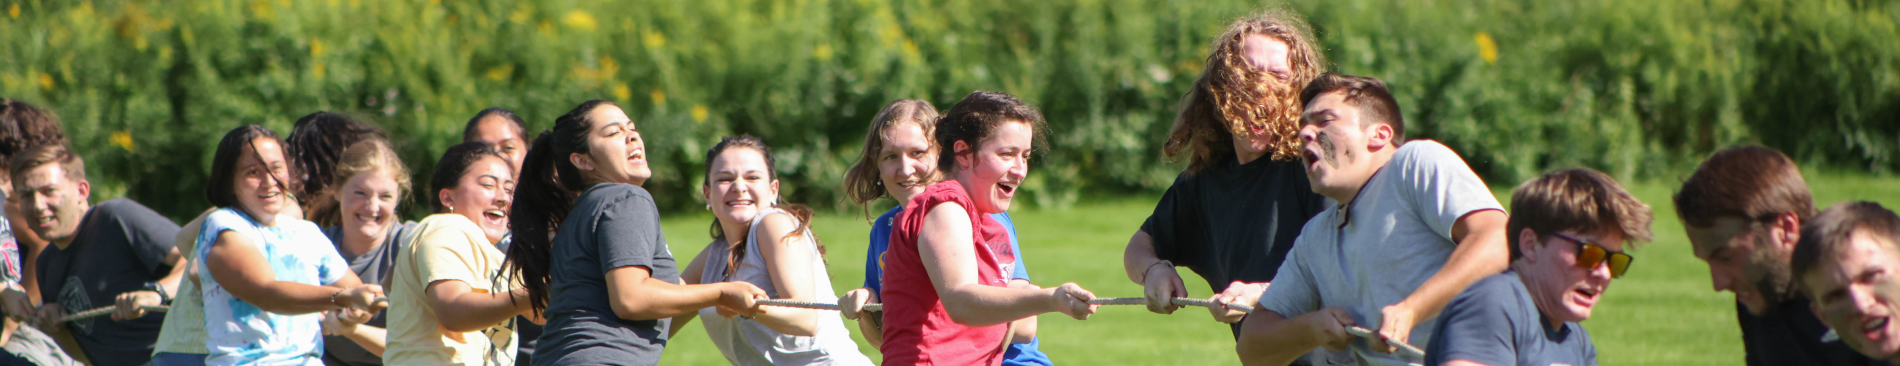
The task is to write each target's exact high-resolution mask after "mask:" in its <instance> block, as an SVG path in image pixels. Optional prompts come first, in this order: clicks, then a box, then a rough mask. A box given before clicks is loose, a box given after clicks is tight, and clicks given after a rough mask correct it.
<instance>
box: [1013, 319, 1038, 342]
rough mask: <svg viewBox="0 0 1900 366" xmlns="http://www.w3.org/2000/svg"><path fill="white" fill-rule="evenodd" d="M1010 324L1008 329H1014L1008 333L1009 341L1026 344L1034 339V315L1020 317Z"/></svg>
mask: <svg viewBox="0 0 1900 366" xmlns="http://www.w3.org/2000/svg"><path fill="white" fill-rule="evenodd" d="M1010 324H1011V326H1010V329H1013V330H1014V331H1015V333H1014V334H1011V335H1010V342H1011V343H1015V344H1026V343H1029V342H1031V341H1035V340H1036V317H1033V316H1032V317H1027V318H1022V319H1021V320H1017V321H1014V322H1010Z"/></svg>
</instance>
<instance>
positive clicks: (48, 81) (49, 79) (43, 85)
mask: <svg viewBox="0 0 1900 366" xmlns="http://www.w3.org/2000/svg"><path fill="white" fill-rule="evenodd" d="M52 88H53V74H48V73H43V72H42V73H40V89H52Z"/></svg>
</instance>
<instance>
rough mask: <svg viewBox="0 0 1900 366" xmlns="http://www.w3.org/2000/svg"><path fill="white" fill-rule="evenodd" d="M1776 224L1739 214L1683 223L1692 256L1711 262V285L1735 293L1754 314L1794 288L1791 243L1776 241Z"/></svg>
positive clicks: (1787, 294) (1782, 297)
mask: <svg viewBox="0 0 1900 366" xmlns="http://www.w3.org/2000/svg"><path fill="white" fill-rule="evenodd" d="M1794 226H1795V227H1798V226H1799V225H1794ZM1780 230H1781V229H1778V228H1775V227H1774V226H1771V225H1764V224H1758V223H1755V222H1751V221H1749V220H1746V219H1743V218H1740V217H1719V218H1716V219H1715V220H1714V221H1713V224H1712V225H1709V227H1696V226H1694V225H1685V227H1684V228H1683V231H1684V232H1685V233H1687V234H1688V236H1689V243H1690V244H1691V245H1692V246H1694V247H1695V256H1696V258H1697V259H1701V260H1702V261H1703V262H1704V263H1707V264H1708V265H1709V279H1710V280H1711V281H1712V282H1713V284H1714V288H1715V290H1716V291H1728V292H1731V293H1734V294H1735V300H1736V301H1740V302H1741V303H1742V305H1743V306H1745V307H1747V308H1748V312H1749V313H1753V314H1756V315H1761V314H1765V313H1767V312H1769V311H1771V310H1775V307H1776V306H1777V304H1779V303H1780V302H1781V301H1782V300H1783V299H1786V298H1787V297H1788V296H1789V292H1790V291H1792V290H1791V288H1792V284H1793V278H1792V277H1793V275H1792V274H1790V272H1791V269H1790V268H1789V264H1788V258H1789V255H1790V253H1792V247H1793V246H1792V245H1791V244H1790V245H1780V243H1778V238H1779V237H1782V236H1783V235H1781V234H1782V232H1781V231H1780Z"/></svg>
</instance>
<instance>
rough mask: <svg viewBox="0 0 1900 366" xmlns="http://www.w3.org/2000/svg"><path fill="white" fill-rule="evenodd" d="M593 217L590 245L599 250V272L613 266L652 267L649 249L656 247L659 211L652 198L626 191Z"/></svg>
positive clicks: (652, 256) (610, 269)
mask: <svg viewBox="0 0 1900 366" xmlns="http://www.w3.org/2000/svg"><path fill="white" fill-rule="evenodd" d="M596 217H597V218H596V219H595V221H594V245H595V246H596V248H597V251H598V253H600V272H601V273H607V272H608V271H612V270H613V269H615V268H620V267H627V266H646V267H647V268H652V266H653V259H654V255H653V252H654V250H656V249H657V248H659V247H660V245H661V243H660V235H661V234H660V217H659V211H658V209H657V208H655V207H654V206H653V199H652V198H648V197H646V196H641V195H637V194H630V195H629V197H625V198H622V199H621V200H619V201H618V202H614V203H611V204H608V205H606V206H605V207H603V208H602V209H601V211H600V213H599V214H598V216H596Z"/></svg>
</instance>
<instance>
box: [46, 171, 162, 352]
mask: <svg viewBox="0 0 1900 366" xmlns="http://www.w3.org/2000/svg"><path fill="white" fill-rule="evenodd" d="M177 238H178V224H176V223H172V221H171V220H169V219H166V218H165V216H160V215H159V214H158V212H154V211H152V209H150V208H145V206H143V205H139V204H138V203H137V202H132V201H131V200H127V199H124V198H119V199H113V200H110V201H105V202H100V203H99V204H98V205H97V206H93V207H92V209H90V210H87V211H86V215H85V216H84V218H82V219H80V220H79V228H78V231H77V232H75V233H74V234H73V242H72V244H71V245H70V246H68V247H66V248H64V249H61V248H59V246H58V245H48V246H46V251H44V252H40V258H39V261H38V262H36V263H38V264H39V266H38V267H37V268H35V271H38V272H39V273H38V275H39V280H40V298H42V299H46V302H48V303H50V304H49V305H56V306H59V307H62V308H65V309H66V312H67V313H68V314H71V313H76V312H81V311H86V310H91V309H93V308H98V307H105V306H112V305H113V304H115V303H116V302H115V300H116V299H117V298H118V296H119V294H123V293H127V292H132V291H139V290H143V289H144V288H145V284H146V283H150V282H156V281H158V280H159V279H160V278H164V277H165V275H167V274H170V273H171V270H172V267H171V266H167V265H165V257H166V256H168V255H170V254H171V251H172V244H173V242H174V241H176V240H177ZM164 322H165V314H163V313H150V314H146V315H145V316H144V317H140V318H138V319H133V320H127V321H114V320H112V318H111V317H105V316H100V317H92V318H86V319H79V320H74V321H70V322H66V330H67V331H69V332H71V334H72V335H73V339H74V340H76V341H78V342H79V348H80V350H82V351H85V353H86V358H89V359H92V362H93V364H94V365H108V366H111V365H144V364H146V363H149V362H151V360H152V348H153V345H154V344H156V343H158V330H159V327H161V326H163V325H164Z"/></svg>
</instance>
